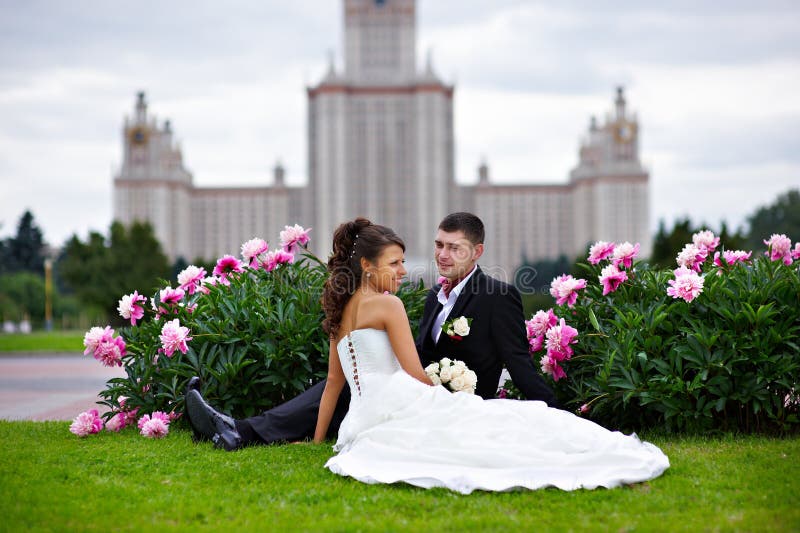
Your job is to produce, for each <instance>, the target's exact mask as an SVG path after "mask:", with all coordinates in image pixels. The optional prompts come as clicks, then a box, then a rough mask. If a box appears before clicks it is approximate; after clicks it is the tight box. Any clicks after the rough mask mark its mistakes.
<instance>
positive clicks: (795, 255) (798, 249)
mask: <svg viewBox="0 0 800 533" xmlns="http://www.w3.org/2000/svg"><path fill="white" fill-rule="evenodd" d="M792 259H794V260H797V259H800V242H798V243H795V245H794V250H792Z"/></svg>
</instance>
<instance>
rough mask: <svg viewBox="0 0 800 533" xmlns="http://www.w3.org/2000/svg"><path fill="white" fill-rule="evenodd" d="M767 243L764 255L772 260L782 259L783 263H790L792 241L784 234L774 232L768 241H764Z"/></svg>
mask: <svg viewBox="0 0 800 533" xmlns="http://www.w3.org/2000/svg"><path fill="white" fill-rule="evenodd" d="M764 244H766V245H767V251H766V252H765V255H767V256H769V258H770V260H772V261H783V264H785V265H791V264H792V241H791V239H789V237H787V236H786V235H784V234H782V233H781V234H780V235H778V234H777V233H774V234H773V235H772V237H770V238H769V240H768V241H764Z"/></svg>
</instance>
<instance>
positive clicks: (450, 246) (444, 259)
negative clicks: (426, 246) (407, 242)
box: [434, 229, 483, 281]
mask: <svg viewBox="0 0 800 533" xmlns="http://www.w3.org/2000/svg"><path fill="white" fill-rule="evenodd" d="M482 253H483V244H472V242H470V240H469V239H467V238H466V237H465V236H464V232H463V231H443V230H441V229H440V230H439V231H438V232H437V233H436V240H434V257H435V259H436V267H437V268H438V269H439V274H440V275H442V276H444V277H446V278H447V279H449V280H451V281H455V280H457V279H461V278H463V277H464V276H466V275H467V274H469V271H470V270H472V268H473V267H474V266H475V262H476V261H477V260H478V258H479V257H480V256H481V254H482Z"/></svg>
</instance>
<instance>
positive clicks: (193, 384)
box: [186, 376, 201, 392]
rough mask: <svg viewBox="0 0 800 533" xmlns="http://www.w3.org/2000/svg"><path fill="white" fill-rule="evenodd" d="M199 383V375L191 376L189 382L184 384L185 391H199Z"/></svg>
mask: <svg viewBox="0 0 800 533" xmlns="http://www.w3.org/2000/svg"><path fill="white" fill-rule="evenodd" d="M200 383H201V381H200V378H199V377H197V376H192V379H190V380H189V383H188V384H187V385H186V392H189V391H190V390H196V391H199V390H200Z"/></svg>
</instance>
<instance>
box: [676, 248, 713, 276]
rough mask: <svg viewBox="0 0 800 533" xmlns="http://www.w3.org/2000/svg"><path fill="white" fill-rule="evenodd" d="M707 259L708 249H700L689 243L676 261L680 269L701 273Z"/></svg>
mask: <svg viewBox="0 0 800 533" xmlns="http://www.w3.org/2000/svg"><path fill="white" fill-rule="evenodd" d="M707 257H708V249H706V248H700V247H699V246H696V245H695V244H693V243H688V244H686V245H685V246H684V247H683V250H681V251H680V253H678V256H677V257H676V258H675V261H676V262H677V263H678V266H680V267H684V268H688V269H690V270H694V271H695V272H700V271H701V270H702V268H703V263H704V262H705V260H706V258H707Z"/></svg>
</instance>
